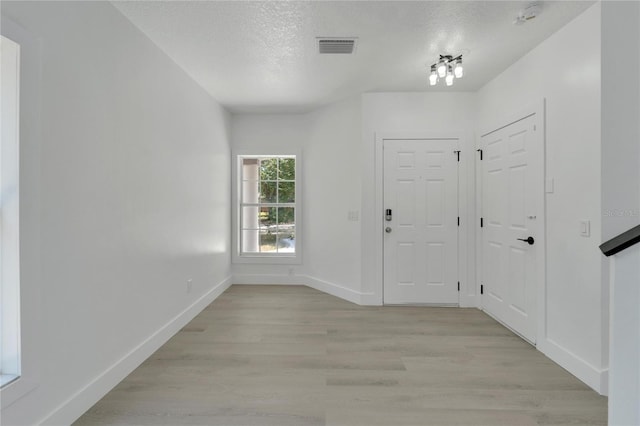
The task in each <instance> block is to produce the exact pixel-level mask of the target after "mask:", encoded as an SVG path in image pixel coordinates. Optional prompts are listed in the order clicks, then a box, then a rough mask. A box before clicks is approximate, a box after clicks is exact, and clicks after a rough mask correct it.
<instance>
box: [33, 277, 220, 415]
mask: <svg viewBox="0 0 640 426" xmlns="http://www.w3.org/2000/svg"><path fill="white" fill-rule="evenodd" d="M231 283H232V280H231V277H228V278H226V279H225V280H224V281H222V282H221V283H219V284H218V285H216V286H215V287H213V288H212V289H211V290H209V291H208V292H207V293H206V294H204V295H203V296H202V297H200V298H199V299H198V300H196V301H195V302H194V303H193V304H191V306H189V307H188V308H186V309H185V310H184V311H182V312H180V313H179V314H178V315H176V316H175V317H174V318H172V319H171V320H170V321H169V322H167V323H166V324H165V325H164V326H162V327H161V328H160V329H159V330H157V331H156V332H155V333H153V334H152V335H151V336H149V337H148V338H147V339H146V340H144V341H143V342H142V343H140V344H139V345H138V346H136V347H135V348H134V349H133V350H132V351H131V352H129V353H128V354H126V355H125V356H124V357H122V358H121V359H120V360H118V361H117V362H116V363H115V364H113V365H112V366H111V367H109V368H108V369H107V370H105V371H104V372H103V373H101V374H100V375H98V376H97V377H96V378H95V379H93V380H92V381H91V382H90V383H88V384H87V385H86V386H85V387H83V388H82V389H80V390H79V391H78V392H76V393H75V394H74V395H72V396H71V397H70V398H69V399H67V400H66V401H65V402H63V403H62V404H61V405H60V406H58V408H56V409H55V410H54V411H53V412H52V413H51V414H49V415H48V416H47V417H45V418H44V419H43V420H42V421H40V422H39V423H40V424H42V425H69V424H71V423H73V422H74V421H75V420H77V419H78V418H79V417H80V416H81V415H82V414H84V412H85V411H87V410H88V409H89V408H91V407H92V406H93V405H94V404H95V403H96V402H98V401H99V400H100V398H102V397H103V396H104V395H106V394H107V392H109V391H110V390H111V389H113V387H114V386H116V385H117V384H118V383H120V382H121V381H122V380H123V379H124V378H125V377H127V376H128V375H129V374H130V373H131V372H132V371H133V370H135V369H136V368H137V367H138V366H139V365H140V364H142V362H144V360H146V359H147V358H148V357H149V356H151V354H153V353H154V352H155V351H156V350H158V348H160V347H161V346H162V345H164V344H165V343H166V342H167V340H169V339H170V338H171V337H173V336H174V335H175V334H176V333H177V332H178V331H180V329H181V328H182V327H184V326H185V325H187V324H188V323H189V321H191V320H192V319H193V318H194V317H195V316H196V315H198V314H199V313H200V312H202V310H203V309H204V308H206V307H207V306H208V305H209V304H210V303H211V302H213V301H214V300H215V299H216V298H217V297H218V296H219V295H220V294H222V293H223V292H224V291H225V290H226V289H227V288H229V286H231Z"/></svg>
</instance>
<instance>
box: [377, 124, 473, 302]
mask: <svg viewBox="0 0 640 426" xmlns="http://www.w3.org/2000/svg"><path fill="white" fill-rule="evenodd" d="M465 137H466V133H465V132H462V131H413V132H397V131H396V132H376V133H375V153H374V155H375V158H374V162H375V163H374V164H375V170H374V176H375V194H374V197H375V202H374V206H375V207H374V208H375V212H374V216H375V219H374V229H373V230H372V232H374V235H375V237H374V241H375V244H374V249H375V263H374V265H375V270H374V286H373V289H374V293H375V294H376V295H377V296H378V297H377V299H378V301H379V304H380V305H384V236H383V233H382V228H383V227H384V218H383V212H384V204H383V200H384V153H383V146H384V141H385V140H425V139H427V140H428V139H439V140H442V139H450V140H457V141H458V147H459V148H458V149H463V150H464V148H465V142H466V141H465ZM451 154H452V155H453V152H452V153H451ZM464 157H468V155H467V156H464V155H463V156H462V157H461V158H464ZM465 164H467V162H466V161H462V159H461V161H460V165H459V166H458V167H459V168H458V210H459V211H458V214H459V215H460V217H461V218H465V217H468V214H467V210H468V208H467V203H466V200H465V196H466V194H467V190H466V186H465V185H466V182H467V171H466V169H467V168H466V167H465V166H464V165H465ZM465 222H466V221H464V220H463V221H462V223H461V226H460V228H459V230H458V277H459V278H460V279H461V288H460V292H459V296H458V301H459V306H461V307H463V306H476V301H475V296H474V297H473V298H468V297H467V296H466V292H465V291H463V288H467V287H468V286H469V285H470V284H471V283H470V282H469V283H466V282H463V281H462V280H465V278H463V277H466V276H467V256H468V252H469V250H462V248H463V247H466V244H467V237H468V235H467V234H468V231H467V229H468V226H467V224H466V223H465ZM463 245H464V246H463ZM469 281H471V280H469ZM474 287H475V285H474ZM474 293H475V292H474Z"/></svg>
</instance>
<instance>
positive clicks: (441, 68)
mask: <svg viewBox="0 0 640 426" xmlns="http://www.w3.org/2000/svg"><path fill="white" fill-rule="evenodd" d="M445 75H447V64H446V62H444V61H440V62H439V63H438V77H440V78H444V76H445Z"/></svg>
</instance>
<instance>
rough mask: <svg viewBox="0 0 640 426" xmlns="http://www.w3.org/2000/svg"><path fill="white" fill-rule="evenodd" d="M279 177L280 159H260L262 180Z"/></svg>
mask: <svg viewBox="0 0 640 426" xmlns="http://www.w3.org/2000/svg"><path fill="white" fill-rule="evenodd" d="M276 179H278V159H277V158H263V159H261V160H260V180H276Z"/></svg>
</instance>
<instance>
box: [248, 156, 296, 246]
mask: <svg viewBox="0 0 640 426" xmlns="http://www.w3.org/2000/svg"><path fill="white" fill-rule="evenodd" d="M296 166H297V164H296V156H295V155H281V156H255V155H253V156H249V155H247V156H245V155H241V156H238V168H239V170H238V172H239V173H238V174H239V178H240V179H239V182H240V185H239V188H238V189H239V194H238V197H239V203H238V206H239V209H238V210H239V211H238V223H239V225H240V226H239V227H238V231H239V234H238V252H239V255H240V256H241V257H254V258H255V257H275V258H278V257H290V258H291V257H296V254H297V251H298V250H299V245H298V244H297V239H296V236H297V232H296V225H297V221H296V215H297V214H298V206H297V198H298V197H297V195H296V191H297V190H298V188H297V187H296Z"/></svg>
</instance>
